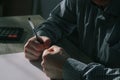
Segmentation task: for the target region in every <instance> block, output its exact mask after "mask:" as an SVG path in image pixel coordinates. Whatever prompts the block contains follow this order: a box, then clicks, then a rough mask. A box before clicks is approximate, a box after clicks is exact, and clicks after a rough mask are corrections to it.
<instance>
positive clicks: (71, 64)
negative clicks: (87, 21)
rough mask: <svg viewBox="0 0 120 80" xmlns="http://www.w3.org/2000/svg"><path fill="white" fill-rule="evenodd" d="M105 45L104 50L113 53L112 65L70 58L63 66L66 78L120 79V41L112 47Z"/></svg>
mask: <svg viewBox="0 0 120 80" xmlns="http://www.w3.org/2000/svg"><path fill="white" fill-rule="evenodd" d="M105 47H106V48H105ZM105 47H104V49H103V51H104V52H109V54H111V55H110V56H109V60H111V61H113V62H111V61H110V62H109V61H108V62H109V65H110V63H111V66H109V65H108V66H109V67H108V66H106V65H102V64H100V63H93V62H92V63H89V64H85V63H82V62H80V61H77V60H75V59H72V58H69V59H67V61H66V62H65V64H64V68H63V69H64V70H63V71H64V72H63V78H64V80H120V65H119V64H120V62H119V58H120V56H119V55H120V41H119V42H118V43H117V44H115V45H114V46H112V47H109V46H107V45H106V46H105ZM106 54H107V53H106ZM116 61H117V62H116Z"/></svg>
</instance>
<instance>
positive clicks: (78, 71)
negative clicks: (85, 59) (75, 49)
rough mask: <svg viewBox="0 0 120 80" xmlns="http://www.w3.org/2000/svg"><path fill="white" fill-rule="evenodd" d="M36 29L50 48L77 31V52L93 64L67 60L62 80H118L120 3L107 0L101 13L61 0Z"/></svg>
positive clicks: (79, 1) (87, 4)
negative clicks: (48, 43) (43, 36)
mask: <svg viewBox="0 0 120 80" xmlns="http://www.w3.org/2000/svg"><path fill="white" fill-rule="evenodd" d="M37 29H38V32H39V34H40V35H46V36H48V37H50V38H51V40H52V43H53V44H54V43H56V42H57V41H59V39H62V38H64V37H66V36H69V35H70V34H71V33H72V32H73V31H74V29H77V32H78V36H79V40H77V42H78V44H79V48H80V50H82V51H83V53H84V54H86V55H88V56H89V57H90V58H91V59H93V61H94V62H93V63H90V64H88V65H87V64H85V63H82V62H80V61H78V60H75V59H72V58H69V59H68V60H67V61H66V63H65V65H64V75H63V78H64V79H65V80H80V79H83V80H120V62H119V61H120V0H111V2H110V4H109V5H108V6H107V7H106V8H105V9H103V8H102V7H98V6H97V5H95V4H94V3H92V2H91V0H63V1H62V2H61V3H60V4H59V5H58V6H57V7H56V8H55V9H54V10H53V11H52V12H51V14H50V16H49V18H48V19H47V20H46V21H45V22H44V23H43V24H42V25H41V26H40V27H38V28H37ZM78 56H79V55H78Z"/></svg>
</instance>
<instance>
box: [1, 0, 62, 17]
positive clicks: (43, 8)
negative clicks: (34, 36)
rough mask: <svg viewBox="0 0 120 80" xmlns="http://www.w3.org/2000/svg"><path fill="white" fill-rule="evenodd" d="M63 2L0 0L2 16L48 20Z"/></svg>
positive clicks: (50, 0)
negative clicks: (32, 17)
mask: <svg viewBox="0 0 120 80" xmlns="http://www.w3.org/2000/svg"><path fill="white" fill-rule="evenodd" d="M60 1H61V0H0V7H1V8H0V9H1V10H0V16H21V15H41V16H42V17H43V18H47V17H48V15H49V13H50V11H51V10H52V9H53V8H54V7H55V6H56V5H57V4H58V3H59V2H60Z"/></svg>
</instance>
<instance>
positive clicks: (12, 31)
mask: <svg viewBox="0 0 120 80" xmlns="http://www.w3.org/2000/svg"><path fill="white" fill-rule="evenodd" d="M23 32H24V29H23V28H21V27H0V41H11V40H12V41H16V40H20V38H21V37H22V34H23Z"/></svg>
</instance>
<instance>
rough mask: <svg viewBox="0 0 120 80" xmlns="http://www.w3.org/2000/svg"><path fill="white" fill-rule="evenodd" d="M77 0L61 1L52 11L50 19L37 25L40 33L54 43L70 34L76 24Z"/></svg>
mask: <svg viewBox="0 0 120 80" xmlns="http://www.w3.org/2000/svg"><path fill="white" fill-rule="evenodd" d="M75 1H76V0H63V1H61V2H60V3H59V4H58V5H57V6H56V7H55V8H54V9H53V10H52V11H51V13H50V15H49V17H48V19H47V20H46V21H45V22H44V23H43V24H41V25H40V26H39V27H37V29H36V30H37V32H38V34H39V35H43V36H48V37H49V38H51V40H52V43H55V42H57V41H58V40H59V39H61V38H63V37H65V36H67V35H69V34H70V33H71V32H72V31H73V29H74V28H75V24H76V14H75Z"/></svg>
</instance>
